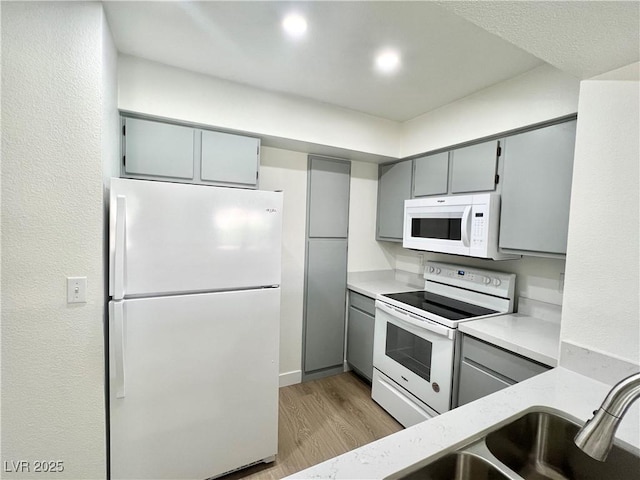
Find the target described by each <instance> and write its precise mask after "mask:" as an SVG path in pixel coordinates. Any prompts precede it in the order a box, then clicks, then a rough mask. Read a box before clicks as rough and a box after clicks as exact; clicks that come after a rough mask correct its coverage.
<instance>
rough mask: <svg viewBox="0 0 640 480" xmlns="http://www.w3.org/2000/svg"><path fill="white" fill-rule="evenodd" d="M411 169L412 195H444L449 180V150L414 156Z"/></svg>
mask: <svg viewBox="0 0 640 480" xmlns="http://www.w3.org/2000/svg"><path fill="white" fill-rule="evenodd" d="M413 162H414V171H413V196H414V197H422V196H425V195H445V194H446V193H447V189H448V182H449V152H442V153H437V154H435V155H427V156H426V157H420V158H416V159H415V160H414V161H413Z"/></svg>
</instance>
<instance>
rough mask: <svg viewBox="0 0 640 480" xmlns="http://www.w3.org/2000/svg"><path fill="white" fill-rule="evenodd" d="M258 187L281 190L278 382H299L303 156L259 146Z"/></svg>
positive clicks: (304, 209)
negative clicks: (282, 207)
mask: <svg viewBox="0 0 640 480" xmlns="http://www.w3.org/2000/svg"><path fill="white" fill-rule="evenodd" d="M260 189H261V190H282V191H283V192H284V213H283V225H282V285H281V292H282V298H281V302H280V306H281V314H280V384H281V386H284V385H290V384H292V383H298V382H300V379H301V375H302V370H301V361H302V360H301V359H302V315H303V298H304V260H305V232H306V218H307V206H306V203H307V155H306V154H304V153H298V152H291V151H288V150H281V149H278V148H269V147H262V149H261V153H260Z"/></svg>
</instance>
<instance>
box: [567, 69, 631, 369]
mask: <svg viewBox="0 0 640 480" xmlns="http://www.w3.org/2000/svg"><path fill="white" fill-rule="evenodd" d="M637 72H638V64H634V65H631V66H629V67H628V68H625V69H621V70H618V71H615V72H611V73H610V74H607V75H605V76H603V77H602V78H604V79H592V80H586V81H583V82H582V83H581V86H580V103H579V107H578V125H577V134H576V135H577V138H576V153H575V163H574V169H573V187H572V195H571V214H570V218H569V238H568V256H567V273H566V288H565V297H564V300H565V301H564V310H563V318H562V333H561V337H562V341H563V342H568V343H571V344H574V345H578V346H581V347H586V348H588V349H589V350H593V351H596V352H602V353H606V354H607V355H611V356H614V357H617V358H619V359H621V360H625V361H628V362H630V363H632V364H635V365H640V308H639V299H638V297H639V292H640V280H639V278H640V267H639V265H640V258H639V249H640V237H639V234H638V232H639V228H640V214H639V210H640V207H639V205H640V196H639V193H638V192H639V191H640V183H639V176H640V170H639V163H640V148H639V145H638V144H639V141H640V140H639V134H638V132H639V131H640V124H639V119H640V83H639V82H638V73H637ZM630 73H631V75H630ZM630 77H635V80H629V78H630ZM615 78H621V79H623V80H614V79H615ZM564 360H568V359H567V358H561V363H562V362H563V361H564Z"/></svg>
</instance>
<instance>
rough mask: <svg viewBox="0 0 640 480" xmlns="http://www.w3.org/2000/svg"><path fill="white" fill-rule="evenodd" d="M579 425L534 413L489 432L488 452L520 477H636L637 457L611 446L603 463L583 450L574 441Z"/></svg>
mask: <svg viewBox="0 0 640 480" xmlns="http://www.w3.org/2000/svg"><path fill="white" fill-rule="evenodd" d="M579 428H580V426H579V425H577V424H575V423H573V422H571V421H570V420H567V419H565V418H563V417H561V416H558V415H554V414H551V413H543V412H533V413H529V414H526V415H524V416H523V417H522V418H519V419H517V420H515V421H514V422H512V423H510V424H508V425H506V426H504V427H502V428H499V429H498V430H495V431H494V432H491V433H489V434H488V435H487V436H486V438H485V442H486V445H487V447H488V449H489V451H490V452H491V453H492V454H493V455H494V456H495V457H496V458H497V459H498V460H500V462H502V463H504V464H505V465H506V466H507V467H509V468H510V469H511V470H513V471H514V472H516V473H517V474H518V475H520V476H521V477H522V478H524V479H526V480H528V479H535V480H538V479H553V480H556V479H562V480H565V479H569V480H571V479H576V480H578V479H580V480H592V479H593V480H604V479H606V480H627V479H628V480H631V479H634V480H637V479H638V478H640V458H639V457H636V456H635V455H633V454H631V453H629V452H627V451H625V450H622V449H621V448H619V447H617V446H615V445H614V446H613V449H612V450H611V453H610V454H609V457H608V459H607V461H606V462H599V461H597V460H594V459H592V458H591V457H589V456H588V455H586V454H585V453H583V452H582V451H581V450H580V449H579V448H578V447H576V445H575V444H574V442H573V438H574V436H575V435H576V433H577V432H578V430H579Z"/></svg>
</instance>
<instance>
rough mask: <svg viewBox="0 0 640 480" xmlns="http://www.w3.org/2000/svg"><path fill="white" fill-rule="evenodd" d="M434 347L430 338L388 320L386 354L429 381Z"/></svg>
mask: <svg viewBox="0 0 640 480" xmlns="http://www.w3.org/2000/svg"><path fill="white" fill-rule="evenodd" d="M432 347H433V344H432V343H431V342H429V341H428V340H425V339H424V338H420V337H418V336H417V335H414V334H413V333H411V332H408V331H406V330H403V329H402V328H400V327H398V326H397V325H394V324H393V323H389V322H387V339H386V346H385V354H386V355H387V356H388V357H390V358H392V359H393V360H395V361H396V362H398V363H399V364H400V365H403V366H404V367H405V368H408V369H409V370H411V371H412V372H413V373H415V374H416V375H418V376H420V377H422V378H424V379H425V380H426V381H427V382H430V381H431V357H432V355H431V350H432Z"/></svg>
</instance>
